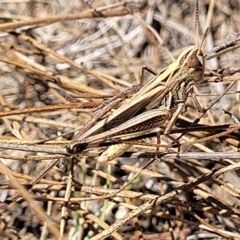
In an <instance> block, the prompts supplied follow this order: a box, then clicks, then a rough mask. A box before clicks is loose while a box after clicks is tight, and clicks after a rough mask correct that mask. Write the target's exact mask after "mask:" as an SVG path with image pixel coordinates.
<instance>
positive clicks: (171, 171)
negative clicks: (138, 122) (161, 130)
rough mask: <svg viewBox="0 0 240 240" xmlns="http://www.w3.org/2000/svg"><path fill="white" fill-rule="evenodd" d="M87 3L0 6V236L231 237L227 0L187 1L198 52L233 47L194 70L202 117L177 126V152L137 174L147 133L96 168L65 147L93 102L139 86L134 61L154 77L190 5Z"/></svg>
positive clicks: (232, 140) (235, 142)
mask: <svg viewBox="0 0 240 240" xmlns="http://www.w3.org/2000/svg"><path fill="white" fill-rule="evenodd" d="M91 2H93V3H91ZM95 2H96V3H95ZM95 2H94V1H85V3H83V2H82V1H76V0H71V1H62V0H61V1H56V0H53V1H7V0H6V1H0V10H1V14H0V31H1V32H0V36H1V38H0V51H1V52H0V71H1V74H0V106H1V112H0V117H1V121H0V138H1V140H0V149H1V152H0V154H1V155H0V157H1V162H0V172H1V175H0V179H1V184H0V187H1V190H0V194H1V195H0V196H1V198H0V201H1V203H0V206H1V208H2V209H1V220H0V236H1V239H4V240H5V239H41V240H43V239H61V238H62V239H74V240H77V239H104V237H108V238H109V239H110V238H113V239H131V240H134V239H188V240H192V239H230V238H231V239H238V238H239V239H240V235H239V233H238V232H239V229H240V211H239V209H240V203H239V198H240V188H239V181H240V179H239V167H240V166H239V163H238V160H239V159H240V154H239V137H240V135H239V128H240V127H239V123H238V121H237V120H236V119H235V118H237V119H238V118H239V87H240V85H239V82H238V81H236V82H235V80H239V71H240V59H239V53H240V50H239V48H238V47H239V46H240V44H239V39H240V38H239V32H240V29H239V26H240V22H239V14H240V1H239V0H231V1H225V0H218V1H210V0H209V1H204V0H200V16H199V19H200V32H201V33H203V32H204V31H205V29H206V28H207V27H208V26H209V27H210V31H209V34H208V37H207V40H206V44H205V45H206V46H205V47H206V49H205V50H204V52H205V53H207V52H209V51H210V50H211V49H213V47H214V46H216V45H220V44H223V43H226V42H228V41H230V40H236V42H235V43H234V44H232V45H234V47H235V49H232V50H231V49H229V48H228V47H227V46H225V48H226V50H227V51H226V53H224V54H222V55H220V56H218V57H216V58H212V59H211V60H209V61H206V65H207V66H206V67H207V68H206V72H205V83H204V84H201V85H199V86H196V87H195V94H196V95H197V98H198V100H199V102H200V104H201V107H202V108H203V109H208V111H207V112H206V113H205V114H200V113H199V112H197V111H196V108H195V107H192V108H191V107H189V108H187V110H186V111H185V112H184V113H182V115H181V116H180V117H179V120H178V122H177V126H176V127H174V129H173V132H172V133H173V134H174V131H175V134H177V135H179V133H181V132H184V133H185V134H184V136H183V137H182V138H181V140H180V143H181V148H180V152H179V149H177V148H173V147H172V148H171V149H168V154H166V155H164V156H163V155H161V154H159V155H158V160H155V161H153V163H152V164H151V167H148V168H147V169H145V168H144V166H146V164H148V163H149V161H150V159H153V158H155V155H156V153H155V150H156V147H153V146H152V147H150V146H147V145H151V144H147V143H153V144H155V143H156V138H154V137H153V138H151V139H150V140H148V141H147V143H146V142H144V144H145V145H146V146H144V144H143V145H138V146H137V145H136V146H134V147H133V148H132V149H131V150H130V151H128V152H126V153H125V154H124V155H123V156H122V157H120V158H118V159H115V160H114V161H110V162H105V163H101V164H100V163H99V162H97V158H98V157H97V156H95V157H91V156H74V157H70V156H68V155H66V151H65V146H66V145H67V144H68V143H69V142H70V141H71V140H72V139H73V138H74V135H76V134H77V132H78V131H79V129H80V128H81V127H82V126H83V125H84V124H86V122H88V120H90V119H91V118H92V116H93V113H92V108H94V107H97V106H98V105H99V104H100V103H101V102H102V101H103V98H104V99H107V98H108V97H110V96H115V95H116V94H118V93H120V92H122V91H123V90H124V89H127V88H130V87H131V86H132V85H134V84H136V83H139V81H140V79H141V76H140V75H141V67H142V66H143V65H144V64H145V65H147V66H150V67H151V68H153V69H158V70H157V71H160V69H162V68H164V67H165V66H167V65H168V64H169V63H171V62H172V61H173V59H174V58H176V57H177V56H178V54H179V53H180V52H181V50H182V49H183V48H184V47H185V46H187V45H189V44H194V42H195V39H196V34H195V23H194V22H195V14H194V11H195V4H194V1H192V0H179V1H173V0H169V1H163V3H161V2H162V1H156V5H155V6H153V5H151V4H152V3H148V2H146V3H144V1H142V2H141V1H139V2H138V3H134V1H126V3H125V6H123V5H122V4H121V2H120V3H119V2H118V1H116V3H115V5H114V4H112V5H106V1H95ZM149 2H150V1H149ZM94 8H95V9H96V8H97V11H96V10H94ZM104 8H105V9H108V10H107V11H105V10H104ZM227 37H228V38H227ZM200 38H201V36H200ZM222 46H223V45H222ZM208 69H211V70H216V71H215V73H216V72H217V73H218V75H216V74H215V75H214V74H213V72H210V71H209V70H208ZM151 77H152V76H151V74H147V75H146V76H145V81H148V79H150V78H151ZM216 81H218V82H216ZM231 84H232V85H231ZM228 87H231V88H230V89H229V91H228V92H226V93H225V92H224V91H225V90H226V89H227V88H228ZM222 93H223V94H222ZM219 96H221V97H219ZM211 103H214V104H212V105H211ZM188 104H189V105H191V106H193V104H192V99H191V98H189V99H188ZM222 109H224V110H226V111H228V112H229V113H231V114H232V115H231V114H226V113H225V112H224V111H223V110H222ZM197 118H200V120H199V122H198V124H196V125H194V126H195V127H196V128H195V130H194V129H193V130H192V131H190V129H188V128H187V126H189V124H190V123H192V122H193V121H194V120H195V119H197ZM186 129H187V132H186ZM64 133H66V134H65V135H64V136H63V135H62V134H64ZM175 136H176V135H175ZM48 139H50V141H46V140H48ZM165 141H167V142H165ZM161 143H166V144H167V145H169V139H165V138H163V139H162V142H161ZM164 152H166V149H164ZM49 164H50V165H49ZM46 166H47V168H46ZM137 173H139V174H138V176H137V177H135V179H134V180H133V181H132V182H130V184H129V185H128V186H127V188H126V189H124V190H122V191H119V190H120V189H122V187H123V186H124V185H126V183H129V181H131V179H132V178H133V176H134V174H137ZM36 176H39V178H38V179H36ZM19 192H20V193H21V194H20V195H19V196H18V197H17V198H16V199H15V198H13V196H15V194H17V193H19ZM110 235H111V237H110Z"/></svg>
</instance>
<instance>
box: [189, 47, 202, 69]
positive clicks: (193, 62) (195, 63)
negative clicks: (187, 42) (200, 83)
mask: <svg viewBox="0 0 240 240" xmlns="http://www.w3.org/2000/svg"><path fill="white" fill-rule="evenodd" d="M187 64H188V66H189V67H191V68H197V67H199V66H201V65H202V63H201V61H199V59H198V57H197V55H196V52H195V51H194V52H192V53H191V54H190V55H189V56H188V58H187Z"/></svg>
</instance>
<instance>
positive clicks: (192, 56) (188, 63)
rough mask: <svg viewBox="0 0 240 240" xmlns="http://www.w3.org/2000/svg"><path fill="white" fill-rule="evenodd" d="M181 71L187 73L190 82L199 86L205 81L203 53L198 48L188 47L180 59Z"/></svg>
mask: <svg viewBox="0 0 240 240" xmlns="http://www.w3.org/2000/svg"><path fill="white" fill-rule="evenodd" d="M178 64H179V65H180V66H181V68H180V69H181V71H180V72H184V73H187V75H188V78H187V79H188V80H189V81H193V82H194V83H195V84H199V83H201V82H202V81H203V73H204V58H203V54H202V51H201V50H200V49H199V48H197V47H196V46H188V47H186V48H185V49H184V50H183V51H182V53H181V54H180V55H179V57H178Z"/></svg>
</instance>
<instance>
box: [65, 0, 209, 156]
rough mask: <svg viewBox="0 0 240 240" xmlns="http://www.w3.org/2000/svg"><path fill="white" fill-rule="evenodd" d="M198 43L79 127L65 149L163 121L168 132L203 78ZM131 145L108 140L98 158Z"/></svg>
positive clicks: (132, 134)
mask: <svg viewBox="0 0 240 240" xmlns="http://www.w3.org/2000/svg"><path fill="white" fill-rule="evenodd" d="M197 3H198V2H197ZM201 47H202V43H201V45H200V47H199V48H198V47H196V46H194V45H192V46H188V47H186V48H185V49H184V50H183V51H182V52H181V53H180V55H179V56H178V58H177V60H175V61H174V62H172V63H171V64H170V65H168V66H167V67H166V68H164V69H163V70H162V71H161V72H160V73H159V74H158V75H156V76H155V77H154V78H153V79H151V80H150V81H149V82H147V83H146V84H145V85H143V86H142V87H141V88H140V89H139V90H138V91H136V93H134V95H133V96H132V97H131V98H129V99H126V100H125V101H124V102H123V104H122V105H121V106H120V107H118V108H117V109H116V110H115V111H114V112H113V113H112V114H110V115H109V116H106V117H104V118H103V119H101V120H99V119H100V118H98V119H97V120H99V121H97V123H96V124H95V125H94V126H92V127H90V126H88V127H86V128H85V129H86V131H85V132H84V131H81V134H78V136H77V138H76V139H74V140H73V141H72V142H71V143H70V144H69V145H68V146H67V148H66V150H67V152H68V153H69V154H79V153H81V152H83V151H84V150H87V149H90V148H96V147H99V146H104V143H106V142H110V143H111V142H113V143H117V142H121V141H122V140H126V139H127V140H131V139H134V138H136V137H139V136H144V135H146V134H147V133H149V132H151V131H157V130H159V127H161V126H162V125H163V124H164V123H166V122H167V121H168V124H167V127H166V128H165V131H164V134H165V135H168V134H169V132H170V130H171V128H172V126H173V124H174V123H175V121H176V120H177V117H178V115H179V114H180V113H181V111H182V109H183V107H184V104H185V102H186V99H187V97H188V95H189V94H190V93H191V92H192V90H193V86H194V84H199V83H200V82H201V81H202V79H203V74H204V67H205V64H204V58H203V54H202V51H201ZM105 107H106V108H107V107H108V106H105ZM98 111H102V112H100V113H99V112H97V113H96V114H98V115H100V116H101V117H102V116H103V115H104V114H105V111H109V109H108V110H105V111H103V109H100V110H98ZM169 137H170V136H169ZM170 138H171V137H170ZM131 146H132V144H129V143H124V142H122V143H119V144H110V146H109V147H108V149H107V151H105V152H103V153H102V155H101V156H100V157H99V159H98V160H99V161H108V160H111V159H113V158H115V157H117V156H120V155H121V154H122V153H124V152H125V151H126V150H127V149H129V148H130V147H131Z"/></svg>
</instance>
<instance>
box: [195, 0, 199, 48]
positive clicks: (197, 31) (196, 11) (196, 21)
mask: <svg viewBox="0 0 240 240" xmlns="http://www.w3.org/2000/svg"><path fill="white" fill-rule="evenodd" d="M195 9H196V10H195V16H196V19H195V31H196V32H195V35H196V46H197V47H198V46H199V1H198V0H196V7H195Z"/></svg>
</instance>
